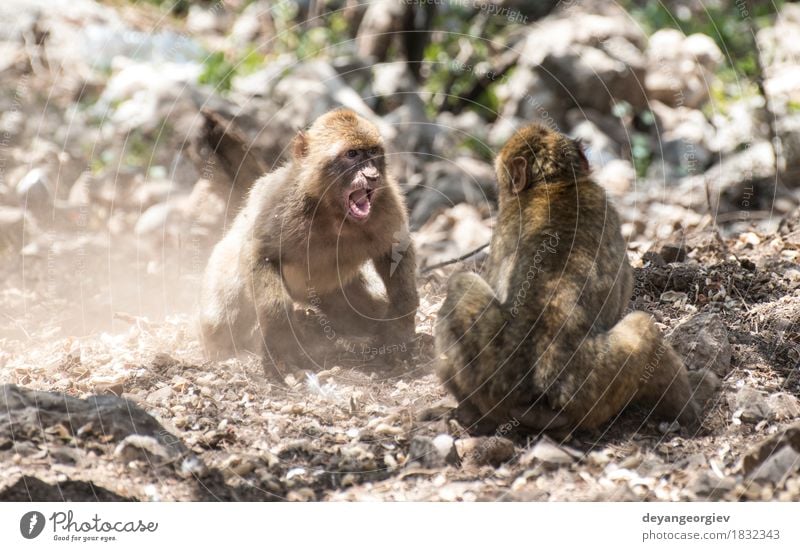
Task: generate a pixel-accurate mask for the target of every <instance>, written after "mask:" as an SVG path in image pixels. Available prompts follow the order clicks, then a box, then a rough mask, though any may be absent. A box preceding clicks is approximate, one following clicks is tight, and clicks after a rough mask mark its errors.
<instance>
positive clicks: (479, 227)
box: [415, 204, 492, 266]
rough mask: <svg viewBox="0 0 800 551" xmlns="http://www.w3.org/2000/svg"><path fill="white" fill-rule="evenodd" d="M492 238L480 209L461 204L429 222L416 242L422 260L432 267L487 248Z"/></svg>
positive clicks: (420, 232)
mask: <svg viewBox="0 0 800 551" xmlns="http://www.w3.org/2000/svg"><path fill="white" fill-rule="evenodd" d="M491 236H492V232H491V229H490V228H489V227H488V226H487V225H486V224H485V223H484V221H483V217H482V216H481V213H480V212H479V211H478V209H476V208H475V207H473V206H471V205H467V204H461V205H456V206H455V207H453V208H451V209H447V210H446V211H444V212H442V213H441V214H439V215H438V216H436V217H434V218H433V219H432V220H431V221H430V222H428V223H427V224H426V225H425V227H424V228H423V229H422V230H420V231H419V232H418V234H417V239H416V240H415V243H416V244H417V247H418V250H419V251H421V254H420V257H421V258H425V263H426V265H428V266H429V265H431V264H435V263H437V262H443V261H446V260H451V259H453V258H457V257H459V256H461V255H463V254H466V253H468V252H470V251H473V250H475V249H476V248H478V247H480V246H482V245H485V244H486V243H487V242H488V241H489V239H490V238H491ZM484 252H485V251H484ZM473 258H475V257H473Z"/></svg>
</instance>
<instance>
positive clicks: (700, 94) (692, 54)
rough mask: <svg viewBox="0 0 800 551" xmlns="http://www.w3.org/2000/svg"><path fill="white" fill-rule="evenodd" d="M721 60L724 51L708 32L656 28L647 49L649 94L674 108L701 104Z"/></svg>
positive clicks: (705, 97)
mask: <svg viewBox="0 0 800 551" xmlns="http://www.w3.org/2000/svg"><path fill="white" fill-rule="evenodd" d="M722 60H723V57H722V52H720V50H719V48H718V47H717V45H716V44H715V43H714V41H713V40H712V39H711V38H709V37H708V36H706V35H703V34H693V35H691V36H688V37H685V36H684V35H683V33H682V32H680V31H678V30H676V29H662V30H659V31H656V32H655V33H653V35H652V36H651V37H650V42H649V45H648V48H647V77H646V78H645V81H644V83H645V88H646V89H647V94H648V97H649V98H650V99H655V100H658V101H661V102H663V103H665V104H667V105H670V106H673V107H676V106H686V107H691V108H697V107H700V106H701V105H702V104H703V103H705V101H706V100H707V99H708V91H709V89H710V86H709V82H711V80H713V78H714V71H715V70H716V68H717V67H718V66H719V64H720V63H721V62H722Z"/></svg>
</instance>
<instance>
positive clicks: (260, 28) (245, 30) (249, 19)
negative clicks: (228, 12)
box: [231, 0, 275, 47]
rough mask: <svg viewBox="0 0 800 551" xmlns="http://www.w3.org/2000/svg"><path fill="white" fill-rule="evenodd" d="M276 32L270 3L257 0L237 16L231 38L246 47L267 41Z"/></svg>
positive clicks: (264, 0) (265, 0)
mask: <svg viewBox="0 0 800 551" xmlns="http://www.w3.org/2000/svg"><path fill="white" fill-rule="evenodd" d="M274 32H275V25H274V24H273V22H272V17H271V16H270V3H269V2H268V1H267V0H257V1H255V2H253V3H251V4H249V5H248V6H247V7H246V8H245V9H244V10H242V13H241V14H240V15H239V17H237V18H236V21H235V22H234V23H233V27H232V28H231V39H232V40H233V41H234V42H235V43H236V44H237V45H239V46H241V47H246V46H249V45H251V44H254V43H255V44H261V43H264V42H266V41H267V40H268V37H269V36H270V35H272V34H274Z"/></svg>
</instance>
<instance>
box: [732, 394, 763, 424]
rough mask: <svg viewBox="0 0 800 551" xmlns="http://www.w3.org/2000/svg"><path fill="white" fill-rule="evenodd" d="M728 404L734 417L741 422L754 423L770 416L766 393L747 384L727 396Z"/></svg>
mask: <svg viewBox="0 0 800 551" xmlns="http://www.w3.org/2000/svg"><path fill="white" fill-rule="evenodd" d="M728 406H729V407H730V409H731V411H733V417H734V419H739V420H741V422H742V423H748V424H751V425H755V424H756V423H758V422H760V421H763V420H765V419H769V418H770V407H769V404H768V403H767V397H766V394H765V393H763V392H760V391H758V390H756V389H754V388H750V387H748V386H745V387H742V388H741V389H740V390H739V391H738V392H737V393H736V394H734V395H732V396H729V397H728Z"/></svg>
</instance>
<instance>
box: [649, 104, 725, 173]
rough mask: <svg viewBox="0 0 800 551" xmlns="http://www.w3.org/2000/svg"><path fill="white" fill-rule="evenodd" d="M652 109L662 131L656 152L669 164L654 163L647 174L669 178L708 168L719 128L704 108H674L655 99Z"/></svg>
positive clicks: (699, 171) (703, 170)
mask: <svg viewBox="0 0 800 551" xmlns="http://www.w3.org/2000/svg"><path fill="white" fill-rule="evenodd" d="M651 109H652V111H653V114H654V115H655V116H656V120H657V128H658V130H659V133H660V135H659V144H660V148H659V149H658V150H657V151H656V152H655V153H656V154H657V155H659V156H660V157H661V158H662V159H663V160H664V162H665V163H666V167H664V166H663V165H664V163H658V162H656V163H652V164H651V165H650V169H651V171H650V172H648V177H652V178H655V179H668V180H670V179H676V178H681V177H683V176H687V175H690V174H702V173H703V172H705V170H706V169H707V168H708V166H709V164H710V163H711V161H712V156H711V150H712V148H713V145H712V143H713V140H714V136H715V133H716V129H715V128H714V127H713V126H711V124H710V123H709V122H708V120H707V119H706V117H705V115H704V114H703V112H702V111H698V110H696V109H690V108H688V107H683V106H678V107H675V108H672V107H669V106H667V105H665V104H663V103H661V102H659V101H655V100H654V101H653V102H651ZM658 171H662V172H658Z"/></svg>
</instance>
